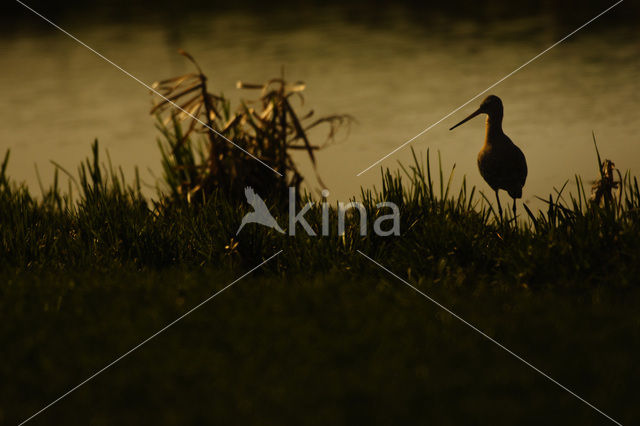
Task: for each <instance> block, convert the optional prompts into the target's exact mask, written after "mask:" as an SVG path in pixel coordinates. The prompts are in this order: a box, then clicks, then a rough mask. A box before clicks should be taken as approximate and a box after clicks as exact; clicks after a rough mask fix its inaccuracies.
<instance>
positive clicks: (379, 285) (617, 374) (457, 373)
mask: <svg viewBox="0 0 640 426" xmlns="http://www.w3.org/2000/svg"><path fill="white" fill-rule="evenodd" d="M371 275H372V274H371V273H370V274H369V276H367V277H363V276H361V275H359V274H356V273H353V272H350V271H346V270H345V271H342V272H336V273H331V274H324V275H316V276H310V275H308V274H299V273H298V274H286V275H279V274H273V273H270V272H269V273H266V274H265V273H256V275H255V276H251V277H248V278H246V279H244V280H242V281H240V282H238V283H237V284H236V285H235V286H234V287H231V288H230V289H229V290H228V291H226V292H223V293H221V294H220V295H219V296H218V297H216V298H215V299H213V300H212V301H211V302H210V303H209V304H207V305H204V306H203V307H202V308H200V309H199V310H197V311H195V312H194V313H192V314H191V315H190V316H188V317H186V318H185V319H184V320H183V321H182V322H179V323H178V324H176V325H175V326H173V327H172V328H170V329H169V330H167V331H166V332H165V333H163V334H161V335H160V336H158V337H157V338H155V339H154V340H152V341H151V342H149V343H148V344H147V345H145V346H143V347H142V348H141V349H139V350H138V351H136V352H134V353H133V354H131V355H130V356H129V357H127V358H125V359H124V360H122V361H121V362H120V363H118V364H116V365H115V366H113V367H112V368H111V369H109V370H107V371H106V372H104V373H103V374H102V375H100V376H98V377H97V378H96V379H95V380H93V381H91V382H89V383H88V384H86V385H85V386H83V387H82V388H80V389H78V390H77V391H76V392H74V393H73V394H71V395H70V396H69V397H68V398H66V399H64V400H62V401H60V402H59V403H58V404H56V405H55V406H53V407H52V408H50V409H49V410H48V411H46V412H44V413H43V414H41V415H40V416H38V417H36V418H35V419H34V420H33V424H43V425H44V424H94V425H103V424H104V425H110V424H159V425H185V424H192V425H197V424H292V425H293V424H296V425H298V424H308V425H326V424H334V425H342V424H344V425H347V424H349V425H352V424H385V425H386V424H439V425H460V424H504V425H512V424H526V425H539V424H549V425H566V424H581V425H599V424H607V422H606V421H605V419H604V417H602V416H600V415H599V414H597V413H596V412H594V411H593V410H591V409H590V408H588V407H587V406H585V405H584V404H582V403H581V402H580V401H578V400H577V399H575V398H574V397H573V396H571V395H570V394H568V393H566V392H565V391H563V390H561V389H560V388H558V387H556V386H555V385H554V384H552V383H550V382H549V381H547V380H546V379H545V378H543V377H542V376H540V375H538V374H537V373H535V372H534V371H532V370H530V369H529V368H528V367H526V366H525V365H523V364H521V363H520V362H519V361H517V360H515V359H514V358H512V357H511V356H510V355H508V354H507V353H505V352H503V351H502V350H500V349H498V348H497V347H496V346H494V345H493V344H492V343H491V342H489V341H487V340H486V339H484V338H483V337H481V336H479V335H478V334H476V333H474V332H473V331H472V330H470V329H469V328H467V327H466V326H464V325H463V324H461V323H460V322H458V321H457V320H455V319H453V318H452V317H451V316H449V315H448V314H446V313H445V312H443V311H441V310H439V309H438V308H437V307H435V306H434V305H432V304H430V303H429V302H428V301H426V300H425V299H424V298H422V297H420V296H418V295H417V294H416V293H415V292H413V291H412V290H411V289H409V288H408V287H406V286H405V285H403V284H401V283H399V282H398V281H396V280H394V279H390V278H388V277H380V278H375V277H372V276H371ZM234 278H235V276H234V275H233V274H229V273H221V272H219V271H211V270H203V269H199V270H196V271H192V270H184V269H171V270H165V271H161V272H159V271H147V272H114V273H111V274H110V275H99V274H95V273H91V272H82V273H68V274H65V275H63V276H61V275H59V274H57V273H44V274H43V273H38V274H34V273H31V272H29V273H23V274H20V275H18V276H16V277H14V278H12V279H10V280H7V281H5V282H4V284H3V286H2V289H1V290H0V291H1V297H0V312H2V318H3V321H2V322H1V323H0V335H2V339H3V342H6V344H3V345H2V349H1V353H2V363H0V381H1V383H2V386H0V401H2V403H1V404H0V423H2V424H17V423H18V422H19V421H21V420H24V419H25V418H26V417H28V416H30V415H31V414H33V413H34V412H36V411H37V410H39V409H40V408H42V406H44V405H45V404H47V403H48V402H50V401H52V400H54V399H55V398H57V397H58V396H59V395H60V394H62V393H63V392H65V391H66V390H68V389H70V388H71V387H72V386H75V385H76V384H77V383H79V382H81V381H82V380H84V379H85V378H86V377H88V376H89V375H90V374H92V373H93V372H95V371H97V370H98V369H100V368H102V367H103V366H104V365H106V364H107V363H109V362H111V361H112V360H113V359H115V358H116V357H118V356H119V355H120V354H122V353H124V352H126V351H127V350H128V349H130V348H131V347H133V346H134V345H136V344H137V343H138V342H140V341H141V340H143V339H144V338H146V337H148V336H149V335H151V334H152V333H154V332H155V331H156V330H158V329H160V328H161V327H162V326H164V325H165V324H167V323H168V322H170V321H171V320H173V319H174V318H176V317H178V316H179V315H180V314H182V313H184V312H186V311H187V310H188V309H190V308H191V307H193V306H195V305H196V304H198V303H199V302H200V301H202V300H204V299H205V298H206V297H208V296H209V295H210V294H213V293H214V292H215V291H216V290H218V289H220V288H222V287H223V286H224V285H226V284H227V283H228V282H230V281H232V280H233V279H234ZM454 281H455V280H454V279H450V278H444V279H443V280H442V281H441V282H438V283H435V282H433V281H428V282H423V283H422V284H421V285H420V288H422V289H423V290H424V291H427V292H429V294H431V295H433V296H434V297H436V298H438V299H439V300H440V301H441V302H442V303H444V304H445V305H448V306H450V307H452V308H453V309H454V310H455V311H457V312H458V313H459V314H460V315H462V316H463V317H465V318H466V319H467V320H468V321H471V322H473V323H474V324H476V325H477V326H478V327H480V328H481V329H483V330H485V331H486V332H487V333H488V334H490V335H491V336H494V337H495V338H496V339H498V340H499V341H500V342H502V343H504V344H505V345H507V346H508V347H509V348H511V349H512V350H514V351H516V352H517V353H519V354H521V355H523V356H524V357H525V358H526V359H527V360H529V361H530V362H532V363H534V364H535V365H536V366H538V367H539V368H541V369H543V370H544V371H546V372H547V373H549V374H551V375H552V376H553V377H554V378H556V379H557V380H559V381H560V382H562V383H564V384H566V385H568V386H569V387H571V388H572V389H573V390H575V391H576V392H578V393H579V394H580V395H581V396H583V397H585V398H587V399H588V400H590V401H591V402H593V403H594V404H596V406H598V407H599V408H601V409H602V410H604V411H605V412H607V413H608V414H610V415H611V416H613V417H614V418H616V419H618V420H619V421H621V422H622V423H623V424H634V423H635V422H637V420H638V419H639V418H640V417H639V416H640V411H639V410H638V406H637V404H636V403H635V402H636V399H637V398H636V394H637V392H636V389H635V388H636V385H637V383H638V379H640V371H639V370H638V366H637V363H636V360H637V356H638V353H639V352H640V347H638V342H639V341H640V324H638V317H637V306H638V302H640V293H638V292H637V291H635V292H633V293H627V294H626V296H625V297H620V295H619V294H618V293H616V292H614V291H611V290H606V289H600V290H598V291H595V290H594V291H590V292H588V294H582V295H576V294H575V293H574V292H570V291H566V290H561V291H553V292H550V291H539V292H532V291H530V290H525V289H522V288H514V289H511V290H509V291H504V290H498V289H491V290H490V289H483V290H480V289H474V288H456V287H455V282H454Z"/></svg>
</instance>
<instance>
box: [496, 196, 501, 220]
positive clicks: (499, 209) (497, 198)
mask: <svg viewBox="0 0 640 426" xmlns="http://www.w3.org/2000/svg"><path fill="white" fill-rule="evenodd" d="M496 200H498V213H499V214H500V221H501V222H502V206H501V205H500V196H499V195H498V191H496Z"/></svg>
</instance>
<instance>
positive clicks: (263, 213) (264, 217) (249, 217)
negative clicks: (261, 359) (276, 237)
mask: <svg viewBox="0 0 640 426" xmlns="http://www.w3.org/2000/svg"><path fill="white" fill-rule="evenodd" d="M244 196H245V197H246V198H247V202H248V203H249V204H250V205H251V207H253V210H254V211H252V212H250V213H247V214H246V215H244V217H243V218H242V223H240V228H238V232H236V235H238V234H239V233H240V230H241V229H242V228H243V227H244V225H246V224H247V223H259V224H260V225H264V226H268V227H269V228H273V229H275V230H276V231H278V232H280V233H283V234H284V231H283V230H282V228H280V225H278V222H276V220H275V219H274V218H273V216H271V213H270V212H269V209H268V208H267V205H266V204H265V203H264V201H263V200H262V198H260V196H259V195H258V194H256V193H255V192H254V191H253V188H251V187H250V186H247V187H246V188H245V189H244Z"/></svg>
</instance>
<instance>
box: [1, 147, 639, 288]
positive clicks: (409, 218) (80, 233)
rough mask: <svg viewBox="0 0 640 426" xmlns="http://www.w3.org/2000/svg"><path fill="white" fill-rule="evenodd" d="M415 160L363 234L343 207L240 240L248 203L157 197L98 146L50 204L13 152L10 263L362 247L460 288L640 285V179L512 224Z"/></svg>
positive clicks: (323, 264)
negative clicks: (602, 196)
mask: <svg viewBox="0 0 640 426" xmlns="http://www.w3.org/2000/svg"><path fill="white" fill-rule="evenodd" d="M414 160H415V161H414V164H412V165H411V166H410V167H402V169H401V170H400V171H397V172H395V173H392V172H390V171H388V170H387V171H385V172H384V173H383V175H382V188H381V190H380V191H376V190H375V189H374V190H368V189H367V190H363V191H362V194H361V197H360V199H361V201H362V202H363V204H364V205H365V207H366V210H367V214H368V217H369V221H368V222H369V225H368V226H369V229H368V233H367V235H366V236H360V234H359V221H358V220H357V218H356V217H352V218H350V219H349V218H348V220H347V224H346V229H345V234H344V235H338V233H337V229H336V228H337V225H336V224H337V212H336V209H335V206H332V207H331V209H330V224H331V232H330V235H329V236H327V237H309V236H307V235H306V233H305V232H304V231H303V230H302V229H298V230H297V231H298V232H297V233H296V235H295V237H289V236H282V235H281V234H279V233H276V232H272V231H271V230H270V229H268V228H265V227H260V226H259V225H250V226H247V227H246V228H245V229H244V230H243V232H242V233H240V234H239V235H237V236H236V230H237V229H238V226H239V224H240V220H241V218H242V215H243V214H244V213H245V212H247V211H249V207H248V206H246V204H245V203H244V202H242V201H240V200H235V199H233V198H231V199H230V198H229V197H227V196H226V195H225V194H223V193H222V192H220V191H213V192H211V193H210V194H209V196H208V198H207V199H206V201H204V202H202V203H199V204H198V205H193V204H192V203H189V202H187V201H186V200H185V199H181V198H177V199H176V198H174V197H162V198H160V199H159V200H156V201H150V200H147V199H145V198H144V197H143V196H142V194H141V193H140V188H139V184H138V183H134V184H133V185H128V184H127V183H126V182H124V178H123V177H122V173H120V172H118V170H117V169H115V168H114V167H113V166H111V165H109V164H101V162H100V157H99V148H98V145H97V142H96V143H95V144H94V145H93V153H92V156H91V158H89V159H87V161H86V162H85V163H84V164H82V165H81V167H80V168H79V171H78V174H77V176H76V177H74V178H73V181H72V182H73V183H72V184H71V183H70V185H72V186H71V189H70V190H62V189H60V188H59V186H58V178H57V175H56V179H54V184H53V186H52V187H51V188H49V189H47V190H45V191H44V195H43V196H42V197H35V196H33V195H32V194H31V193H30V192H29V190H28V189H27V188H26V187H24V186H20V185H18V184H15V183H13V182H11V181H10V178H9V177H8V176H7V175H6V172H5V170H6V163H7V161H8V155H7V157H6V158H5V161H4V166H3V169H2V174H1V175H0V223H2V224H3V226H2V227H1V228H0V237H1V242H2V244H1V246H0V268H2V270H3V271H5V272H6V271H14V272H15V271H25V270H27V271H29V270H33V271H37V270H49V269H50V270H61V271H64V270H74V269H80V270H82V269H87V268H89V269H96V270H110V269H114V268H126V269H131V270H150V269H162V268H168V267H174V266H180V267H200V266H209V267H216V268H224V269H229V270H243V269H246V268H248V267H251V266H253V265H254V264H256V263H258V262H259V260H260V259H263V258H266V257H268V256H270V255H271V254H273V253H275V252H276V251H278V250H280V249H282V250H284V253H285V254H286V255H283V256H281V258H279V259H278V261H277V262H274V263H273V264H272V265H268V266H267V269H268V270H271V271H273V272H309V271H318V272H320V271H330V270H342V269H343V268H346V267H349V268H355V269H359V270H369V269H370V265H369V264H367V262H366V261H365V260H364V259H363V258H362V257H361V256H360V255H358V254H357V251H356V250H362V251H363V252H365V253H367V254H368V255H370V256H372V257H373V258H376V259H384V260H385V263H386V264H387V265H388V266H389V267H391V268H392V269H394V271H396V272H397V273H400V274H407V275H409V276H410V277H416V278H418V279H425V278H430V279H438V278H440V277H442V276H443V275H446V276H455V277H457V280H458V281H459V282H460V284H461V285H478V283H490V284H493V283H495V284H498V283H499V284H500V285H505V286H520V285H526V286H530V287H534V288H537V287H545V286H558V285H559V286H577V287H583V288H591V287H593V286H597V285H606V286H614V287H620V288H625V287H629V286H633V285H634V284H637V277H638V276H640V266H639V265H640V262H638V260H639V257H640V239H639V238H638V236H639V235H640V217H639V216H640V208H639V207H640V192H639V191H638V183H637V179H636V178H632V177H631V176H630V175H629V174H626V175H625V176H624V177H621V180H620V181H619V184H618V187H617V189H616V193H614V194H613V195H610V196H611V197H613V198H612V199H611V201H606V200H603V201H604V202H601V203H600V204H596V203H594V202H592V201H590V199H589V196H588V195H587V191H586V190H585V188H584V186H583V184H582V181H581V179H580V178H578V177H577V178H576V182H577V184H578V194H577V195H575V196H574V195H571V194H567V193H564V192H563V191H558V192H557V193H556V194H554V195H550V196H549V198H548V200H547V203H548V207H547V209H546V210H545V211H539V212H538V213H537V214H536V215H534V214H533V213H532V212H530V211H529V210H528V209H527V210H528V215H529V216H530V217H529V218H526V217H525V218H521V219H522V220H520V221H518V222H517V223H516V222H514V221H512V220H511V221H509V220H508V219H507V220H505V221H504V222H500V221H499V220H497V218H496V215H495V214H494V212H493V210H492V208H491V206H490V204H488V203H487V202H486V201H485V200H484V199H483V198H482V196H481V195H480V196H479V195H478V191H476V189H475V188H467V186H466V182H465V181H464V180H463V182H462V185H461V187H460V189H459V190H457V191H456V192H455V194H454V189H453V185H452V183H451V179H450V178H447V177H446V176H445V175H444V174H443V171H442V169H441V168H440V169H439V170H438V171H437V173H436V174H437V177H436V179H435V180H434V178H433V176H432V175H433V171H432V165H431V161H430V158H429V152H427V157H426V159H425V158H422V159H420V158H418V157H417V156H415V157H414ZM600 163H602V162H601V161H600V159H599V165H601V164H600ZM602 164H604V163H602ZM66 173H67V174H68V175H69V176H71V175H70V174H69V173H68V172H66ZM612 189H613V188H612ZM312 199H313V198H312V197H311V196H309V195H308V194H305V195H304V196H303V197H302V198H301V199H300V200H299V201H300V204H301V205H302V204H303V203H306V202H307V201H309V200H312ZM316 201H317V200H316ZM380 201H393V202H395V203H396V204H397V205H398V206H399V208H400V211H401V236H399V237H379V236H376V235H375V234H374V233H373V232H372V224H373V221H374V218H376V217H378V216H380V215H382V214H388V212H387V211H380V210H379V209H377V208H376V204H377V203H378V202H380ZM270 208H272V211H273V212H274V215H275V217H276V219H277V220H278V222H279V223H280V224H286V223H287V222H288V212H287V211H285V208H284V207H283V206H282V205H281V204H279V203H278V202H274V203H273V204H272V205H271V206H270ZM521 212H522V210H521ZM321 215H322V209H321V206H320V203H318V202H316V204H315V206H314V208H312V209H311V210H310V211H309V212H308V213H307V214H306V218H307V220H308V222H309V223H310V224H312V227H314V228H315V230H316V232H317V233H320V232H319V231H320V230H319V227H320V224H321ZM511 219H512V218H511Z"/></svg>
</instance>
